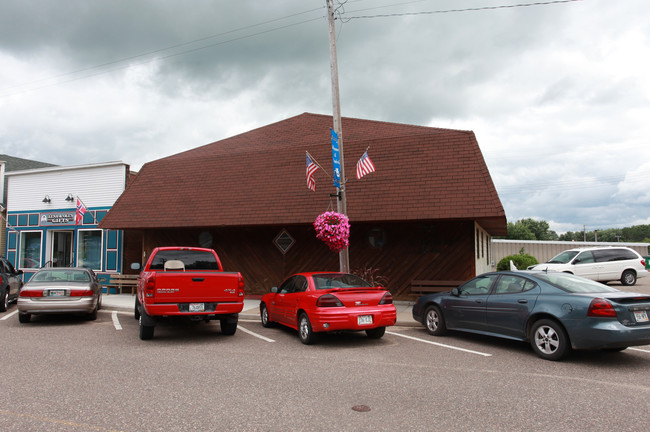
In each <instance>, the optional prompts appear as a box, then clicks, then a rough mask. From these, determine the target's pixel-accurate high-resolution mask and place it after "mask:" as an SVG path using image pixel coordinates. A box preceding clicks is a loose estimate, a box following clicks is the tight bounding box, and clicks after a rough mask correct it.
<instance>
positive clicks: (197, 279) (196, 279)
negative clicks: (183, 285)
mask: <svg viewBox="0 0 650 432" xmlns="http://www.w3.org/2000/svg"><path fill="white" fill-rule="evenodd" d="M204 280H205V279H204V278H202V277H193V278H192V282H203V281H204Z"/></svg>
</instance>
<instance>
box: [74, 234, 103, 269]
mask: <svg viewBox="0 0 650 432" xmlns="http://www.w3.org/2000/svg"><path fill="white" fill-rule="evenodd" d="M77 253H78V255H77V265H78V266H79V267H88V268H91V269H93V270H101V269H102V230H79V247H78V248H77Z"/></svg>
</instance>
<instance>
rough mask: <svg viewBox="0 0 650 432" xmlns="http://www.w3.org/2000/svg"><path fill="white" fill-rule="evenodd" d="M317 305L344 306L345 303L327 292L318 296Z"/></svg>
mask: <svg viewBox="0 0 650 432" xmlns="http://www.w3.org/2000/svg"><path fill="white" fill-rule="evenodd" d="M316 306H318V307H342V306H343V303H341V300H339V299H338V298H336V297H335V296H333V295H332V294H325V295H322V296H320V297H318V300H317V301H316Z"/></svg>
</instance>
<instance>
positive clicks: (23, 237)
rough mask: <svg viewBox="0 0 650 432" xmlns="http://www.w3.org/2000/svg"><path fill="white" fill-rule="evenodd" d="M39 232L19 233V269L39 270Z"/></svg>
mask: <svg viewBox="0 0 650 432" xmlns="http://www.w3.org/2000/svg"><path fill="white" fill-rule="evenodd" d="M41 244H42V242H41V232H40V231H26V232H21V233H20V261H19V266H18V267H20V268H24V269H32V268H36V269H37V268H41Z"/></svg>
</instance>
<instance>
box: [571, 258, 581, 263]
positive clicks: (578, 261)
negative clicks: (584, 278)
mask: <svg viewBox="0 0 650 432" xmlns="http://www.w3.org/2000/svg"><path fill="white" fill-rule="evenodd" d="M571 264H573V265H575V264H580V258H576V259H575V260H573V262H572V263H571Z"/></svg>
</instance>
